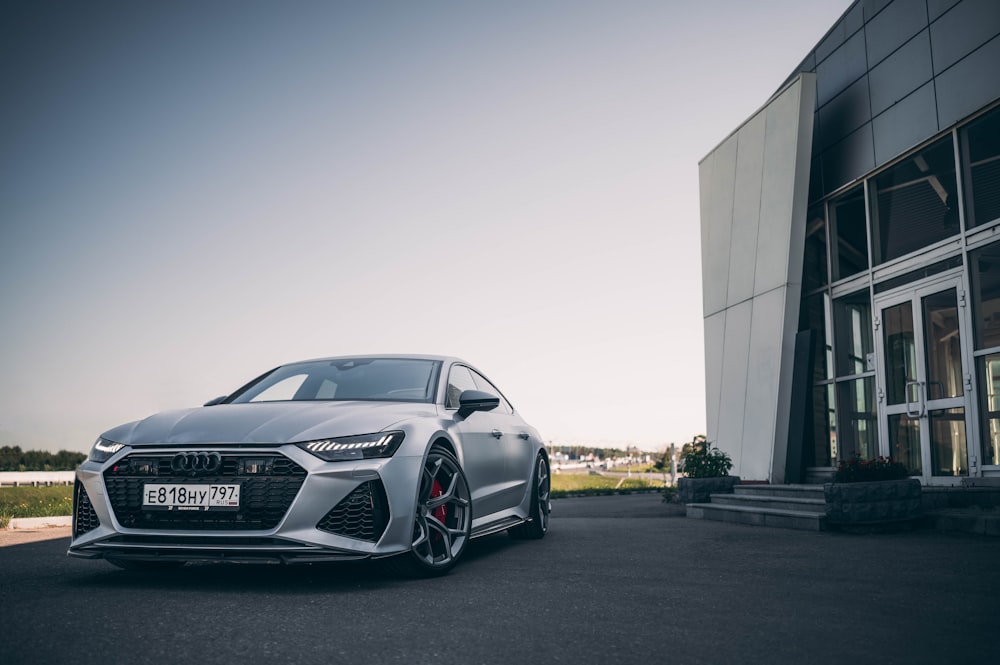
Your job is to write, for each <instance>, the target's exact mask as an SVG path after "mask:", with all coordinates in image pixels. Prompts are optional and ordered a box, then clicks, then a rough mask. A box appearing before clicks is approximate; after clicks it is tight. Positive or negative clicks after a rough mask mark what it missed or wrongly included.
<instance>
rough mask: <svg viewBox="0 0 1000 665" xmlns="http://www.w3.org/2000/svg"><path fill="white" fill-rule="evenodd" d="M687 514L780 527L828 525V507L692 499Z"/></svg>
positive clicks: (812, 528)
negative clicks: (797, 507)
mask: <svg viewBox="0 0 1000 665" xmlns="http://www.w3.org/2000/svg"><path fill="white" fill-rule="evenodd" d="M687 516H688V517H692V518H694V519H703V520H713V521H716V522H732V523H736V524H749V525H752V526H770V527H775V528H778V529H798V530H801V531H822V530H823V529H824V528H825V525H826V512H825V511H822V512H820V511H805V510H782V509H780V508H760V507H757V506H750V507H748V506H737V505H723V504H718V503H689V504H688V505H687Z"/></svg>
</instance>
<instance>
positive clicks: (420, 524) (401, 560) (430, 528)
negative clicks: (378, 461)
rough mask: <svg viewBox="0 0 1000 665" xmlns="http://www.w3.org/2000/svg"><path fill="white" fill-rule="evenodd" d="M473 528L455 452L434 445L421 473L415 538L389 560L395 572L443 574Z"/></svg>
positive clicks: (463, 478)
mask: <svg viewBox="0 0 1000 665" xmlns="http://www.w3.org/2000/svg"><path fill="white" fill-rule="evenodd" d="M471 530H472V501H471V498H470V494H469V483H468V482H467V481H466V479H465V473H463V472H462V467H461V465H459V463H458V460H457V459H455V457H454V455H452V454H451V453H449V452H448V451H446V450H444V449H443V448H432V449H431V451H430V452H429V453H428V454H427V460H426V461H425V462H424V468H423V471H422V472H421V475H420V491H419V493H418V494H417V508H416V513H415V515H414V517H413V540H412V542H411V545H410V551H409V552H407V553H406V554H401V555H399V556H395V557H392V558H391V559H387V560H386V564H387V565H388V566H389V567H390V568H392V569H394V570H395V571H396V572H398V573H401V574H404V575H408V576H417V577H428V576H432V575H442V574H444V573H446V572H448V571H449V570H451V569H452V568H453V567H454V566H455V564H456V563H457V562H458V559H459V557H460V556H461V555H462V552H464V551H465V546H466V545H467V544H468V542H469V534H470V532H471Z"/></svg>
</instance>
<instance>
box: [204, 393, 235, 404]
mask: <svg viewBox="0 0 1000 665" xmlns="http://www.w3.org/2000/svg"><path fill="white" fill-rule="evenodd" d="M227 397H229V395H221V396H219V397H216V398H215V399H210V400H208V401H207V402H205V403H204V404H202V406H215V405H216V404H222V403H223V402H225V401H226V398H227Z"/></svg>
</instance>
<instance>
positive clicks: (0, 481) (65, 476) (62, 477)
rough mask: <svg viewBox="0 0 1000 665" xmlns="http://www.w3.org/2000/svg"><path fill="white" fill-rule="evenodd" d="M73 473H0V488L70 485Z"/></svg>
mask: <svg viewBox="0 0 1000 665" xmlns="http://www.w3.org/2000/svg"><path fill="white" fill-rule="evenodd" d="M75 474H76V472H75V471H0V487H25V486H32V487H38V486H41V485H72V484H73V478H74V477H75Z"/></svg>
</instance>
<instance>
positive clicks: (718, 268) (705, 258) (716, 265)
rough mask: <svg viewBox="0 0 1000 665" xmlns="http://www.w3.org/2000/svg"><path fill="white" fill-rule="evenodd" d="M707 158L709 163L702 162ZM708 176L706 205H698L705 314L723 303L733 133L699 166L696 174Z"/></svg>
mask: <svg viewBox="0 0 1000 665" xmlns="http://www.w3.org/2000/svg"><path fill="white" fill-rule="evenodd" d="M708 161H710V162H711V163H710V164H706V162H708ZM701 177H705V178H707V179H708V205H707V209H706V208H705V207H703V208H702V213H701V214H702V220H703V224H704V226H705V227H706V228H704V232H703V233H702V244H701V273H702V289H703V296H704V301H703V302H704V313H705V316H708V315H710V314H715V313H716V312H719V311H722V310H723V309H725V307H726V290H727V289H728V287H729V247H730V242H731V237H732V222H733V219H732V215H733V184H734V179H735V177H736V136H731V137H729V138H728V139H726V140H725V141H724V142H723V143H722V145H720V146H719V147H718V148H716V150H715V151H714V152H713V153H712V154H711V155H710V156H709V157H708V158H707V159H705V160H703V161H702V165H701V166H700V167H699V178H701Z"/></svg>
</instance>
